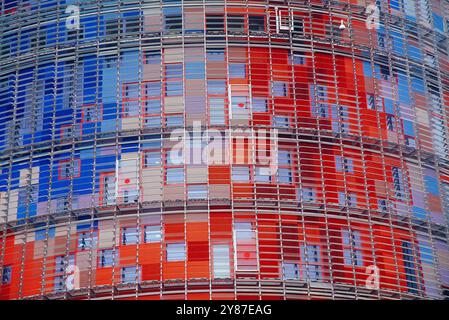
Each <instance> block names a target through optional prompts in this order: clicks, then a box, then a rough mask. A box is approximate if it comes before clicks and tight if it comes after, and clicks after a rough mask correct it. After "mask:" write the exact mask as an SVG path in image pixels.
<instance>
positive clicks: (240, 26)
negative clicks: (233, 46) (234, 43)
mask: <svg viewBox="0 0 449 320" xmlns="http://www.w3.org/2000/svg"><path fill="white" fill-rule="evenodd" d="M227 23H228V25H227V29H228V31H231V32H243V31H245V18H244V16H241V15H228V19H227Z"/></svg>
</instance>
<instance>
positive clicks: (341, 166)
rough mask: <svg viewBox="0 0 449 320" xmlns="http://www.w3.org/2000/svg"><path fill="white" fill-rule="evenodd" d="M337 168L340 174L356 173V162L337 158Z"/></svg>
mask: <svg viewBox="0 0 449 320" xmlns="http://www.w3.org/2000/svg"><path fill="white" fill-rule="evenodd" d="M335 166H336V169H337V171H339V172H346V173H354V162H353V160H352V159H348V158H344V157H341V156H336V157H335Z"/></svg>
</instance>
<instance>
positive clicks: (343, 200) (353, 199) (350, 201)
mask: <svg viewBox="0 0 449 320" xmlns="http://www.w3.org/2000/svg"><path fill="white" fill-rule="evenodd" d="M338 203H339V204H340V205H341V206H346V205H347V206H348V207H356V206H357V195H356V194H354V193H350V194H348V195H347V196H346V192H339V193H338Z"/></svg>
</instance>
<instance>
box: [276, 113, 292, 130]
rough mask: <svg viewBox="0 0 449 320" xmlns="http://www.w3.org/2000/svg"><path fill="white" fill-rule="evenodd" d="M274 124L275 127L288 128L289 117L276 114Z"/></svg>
mask: <svg viewBox="0 0 449 320" xmlns="http://www.w3.org/2000/svg"><path fill="white" fill-rule="evenodd" d="M273 125H274V127H275V128H288V127H290V123H289V119H288V117H284V116H275V117H274V118H273Z"/></svg>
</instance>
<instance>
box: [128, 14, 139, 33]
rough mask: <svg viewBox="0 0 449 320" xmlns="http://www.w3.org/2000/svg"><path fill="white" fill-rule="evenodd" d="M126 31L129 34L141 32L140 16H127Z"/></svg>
mask: <svg viewBox="0 0 449 320" xmlns="http://www.w3.org/2000/svg"><path fill="white" fill-rule="evenodd" d="M125 32H126V33H127V34H136V33H139V32H140V18H139V17H126V19H125Z"/></svg>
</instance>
